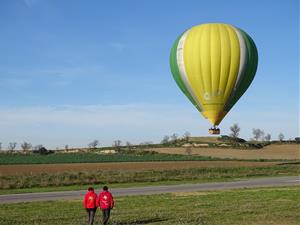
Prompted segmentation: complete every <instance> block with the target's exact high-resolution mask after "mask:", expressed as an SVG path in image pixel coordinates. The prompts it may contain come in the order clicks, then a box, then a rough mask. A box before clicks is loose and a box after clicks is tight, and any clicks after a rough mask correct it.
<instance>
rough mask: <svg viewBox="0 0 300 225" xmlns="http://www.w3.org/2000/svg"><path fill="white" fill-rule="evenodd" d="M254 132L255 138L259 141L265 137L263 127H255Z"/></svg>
mask: <svg viewBox="0 0 300 225" xmlns="http://www.w3.org/2000/svg"><path fill="white" fill-rule="evenodd" d="M252 133H253V138H254V140H256V141H258V140H259V139H263V138H264V134H265V133H264V132H263V131H262V130H261V129H253V130H252Z"/></svg>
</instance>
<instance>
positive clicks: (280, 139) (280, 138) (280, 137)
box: [278, 133, 284, 142]
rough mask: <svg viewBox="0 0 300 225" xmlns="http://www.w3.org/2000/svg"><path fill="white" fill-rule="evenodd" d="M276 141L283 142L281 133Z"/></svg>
mask: <svg viewBox="0 0 300 225" xmlns="http://www.w3.org/2000/svg"><path fill="white" fill-rule="evenodd" d="M278 139H279V141H280V142H282V141H283V139H284V135H283V133H280V134H279V135H278Z"/></svg>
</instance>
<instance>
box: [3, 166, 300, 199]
mask: <svg viewBox="0 0 300 225" xmlns="http://www.w3.org/2000/svg"><path fill="white" fill-rule="evenodd" d="M298 174H300V164H284V165H274V166H262V167H239V168H189V169H178V170H148V171H101V170H97V171H81V172H63V173H52V174H51V173H41V174H33V175H15V176H0V189H6V190H14V189H15V190H22V189H24V188H25V190H27V191H28V190H30V189H31V188H35V190H36V188H37V189H39V188H49V187H62V186H70V187H72V186H73V187H80V186H84V187H86V186H87V185H100V186H101V185H103V184H107V183H108V184H110V185H111V184H113V185H120V184H124V185H125V184H132V185H134V184H139V183H158V184H162V183H176V182H179V183H180V182H185V183H196V182H197V183H199V182H212V181H229V180H233V179H239V178H251V177H263V176H279V175H285V176H291V175H298ZM6 193H7V192H6Z"/></svg>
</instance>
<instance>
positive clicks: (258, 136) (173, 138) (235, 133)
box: [0, 123, 284, 151]
mask: <svg viewBox="0 0 300 225" xmlns="http://www.w3.org/2000/svg"><path fill="white" fill-rule="evenodd" d="M240 131H241V128H240V127H239V125H238V124H237V123H235V124H233V125H232V126H231V127H230V132H231V133H230V134H229V136H230V137H233V138H238V137H239V134H240ZM252 134H253V140H255V141H270V140H271V134H269V133H265V132H264V131H263V130H261V129H256V128H253V130H252ZM190 137H191V133H190V132H188V131H186V132H185V133H184V134H183V135H182V136H179V135H178V134H176V133H173V134H172V135H165V136H164V137H163V139H162V140H161V144H167V143H170V142H172V143H176V142H177V141H178V140H185V141H188V140H189V138H190ZM278 140H280V141H283V140H284V135H283V133H280V134H279V135H278ZM150 144H152V142H142V143H140V145H150ZM99 146H100V142H99V140H93V141H92V142H90V143H89V144H88V148H90V149H95V148H97V147H99ZM121 146H122V141H121V140H115V141H113V144H112V147H115V148H117V149H119V148H120V147H121ZM125 146H126V147H128V148H131V146H132V144H131V143H130V142H129V141H127V142H126V143H125ZM16 147H17V143H16V142H9V143H8V146H7V149H8V150H10V151H13V150H15V149H16ZM41 148H43V145H35V146H33V145H32V144H31V143H29V142H25V141H24V142H23V143H22V144H21V149H22V150H23V151H28V150H33V151H37V150H39V149H41ZM64 148H65V150H67V151H68V150H69V145H65V146H64ZM0 150H2V142H0Z"/></svg>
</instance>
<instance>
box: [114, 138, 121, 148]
mask: <svg viewBox="0 0 300 225" xmlns="http://www.w3.org/2000/svg"><path fill="white" fill-rule="evenodd" d="M121 143H122V141H121V140H115V141H114V143H113V147H115V148H116V149H117V150H120V149H121Z"/></svg>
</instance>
